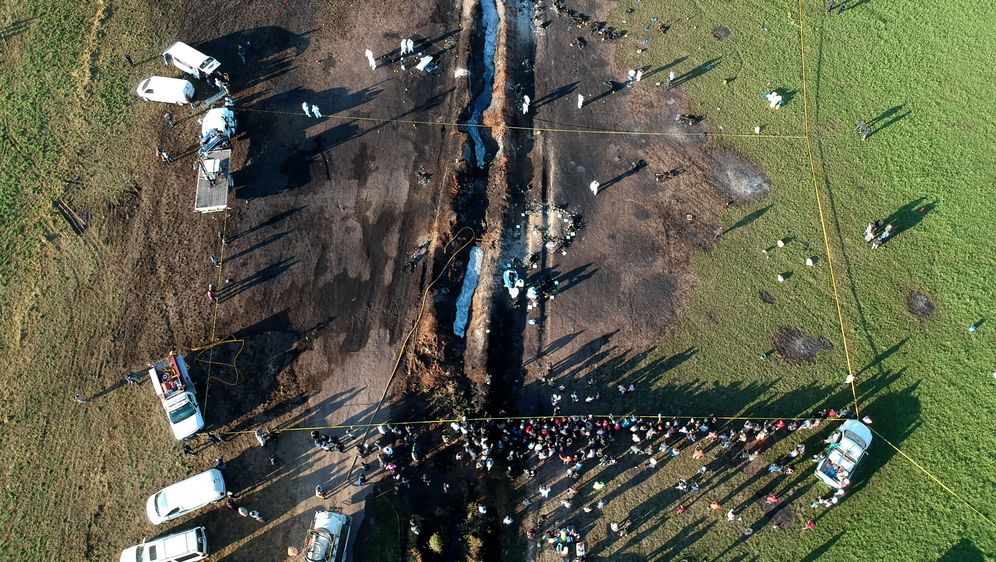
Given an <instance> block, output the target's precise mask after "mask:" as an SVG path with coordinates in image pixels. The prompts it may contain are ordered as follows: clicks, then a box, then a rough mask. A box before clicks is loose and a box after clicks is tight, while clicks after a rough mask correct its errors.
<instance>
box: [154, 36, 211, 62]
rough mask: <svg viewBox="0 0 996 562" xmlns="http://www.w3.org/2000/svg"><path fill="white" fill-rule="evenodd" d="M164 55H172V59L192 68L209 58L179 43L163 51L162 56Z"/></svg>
mask: <svg viewBox="0 0 996 562" xmlns="http://www.w3.org/2000/svg"><path fill="white" fill-rule="evenodd" d="M166 53H169V54H170V55H172V56H173V58H177V59H180V60H181V61H183V62H185V63H187V64H191V65H193V66H200V64H201V63H202V62H204V61H205V60H206V59H209V58H211V57H209V56H207V55H205V54H204V53H202V52H200V51H198V50H197V49H195V48H193V47H191V46H190V45H188V44H186V43H182V42H179V41H178V42H176V43H173V44H172V45H171V46H170V48H169V49H166V50H165V51H163V54H166Z"/></svg>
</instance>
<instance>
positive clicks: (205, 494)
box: [145, 468, 226, 525]
mask: <svg viewBox="0 0 996 562" xmlns="http://www.w3.org/2000/svg"><path fill="white" fill-rule="evenodd" d="M225 493H226V490H225V478H224V477H223V476H222V475H221V471H220V470H218V469H217V468H212V469H211V470H207V471H205V472H202V473H200V474H197V475H194V476H191V477H190V478H187V479H186V480H183V481H181V482H177V483H176V484H173V485H172V486H167V487H165V488H163V489H162V490H159V491H158V492H156V493H155V494H152V495H151V496H149V499H148V500H147V501H146V502H145V512H146V514H148V516H149V521H152V524H153V525H159V524H160V523H165V522H167V521H170V520H173V519H176V518H177V517H180V516H181V515H184V514H187V513H190V512H191V511H194V510H197V509H200V508H202V507H204V506H206V505H208V504H211V503H214V502H216V501H220V500H221V499H223V498H224V497H225Z"/></svg>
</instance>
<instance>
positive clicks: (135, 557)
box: [121, 527, 208, 562]
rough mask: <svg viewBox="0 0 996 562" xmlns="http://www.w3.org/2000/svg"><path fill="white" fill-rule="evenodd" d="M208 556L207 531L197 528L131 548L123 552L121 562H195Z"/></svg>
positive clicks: (143, 542) (144, 542)
mask: <svg viewBox="0 0 996 562" xmlns="http://www.w3.org/2000/svg"><path fill="white" fill-rule="evenodd" d="M207 555H208V546H207V531H206V530H205V529H204V527H195V528H193V529H187V530H186V531H181V532H179V533H173V534H172V535H167V536H165V537H159V538H158V539H152V540H151V541H142V544H137V545H135V546H130V547H128V548H126V549H124V551H123V552H121V562H195V561H197V560H204V559H205V558H207Z"/></svg>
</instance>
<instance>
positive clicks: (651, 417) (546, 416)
mask: <svg viewBox="0 0 996 562" xmlns="http://www.w3.org/2000/svg"><path fill="white" fill-rule="evenodd" d="M589 415H590V416H591V417H592V418H595V419H612V418H615V419H619V420H622V419H626V418H631V417H633V415H632V414H627V415H612V414H557V415H550V414H544V415H539V416H489V417H483V418H462V417H461V418H440V419H435V420H404V421H383V422H377V423H354V424H349V425H315V426H308V427H301V426H295V427H283V428H280V429H275V430H273V431H271V433H284V432H287V431H317V430H320V429H356V428H371V427H377V426H379V425H384V424H390V425H431V424H437V423H451V422H462V421H468V422H491V421H518V420H552V419H555V418H561V419H570V418H572V417H575V416H580V417H582V418H588V416H589ZM657 417H658V416H657V414H653V415H647V416H642V415H640V416H636V418H637V419H640V420H656V419H657ZM661 418H662V419H671V418H681V419H684V418H689V419H699V418H701V419H708V418H709V416H688V415H682V416H671V415H663V414H661ZM716 419H717V420H724V421H737V420H758V421H760V420H782V421H804V420H811V419H813V417H808V418H798V417H792V418H782V417H777V416H767V417H760V416H716ZM848 419H850V418H819V420H820V423H822V422H835V421H846V420H848ZM254 432H255V430H252V431H250V430H239V431H221V432H219V433H220V434H221V435H240V434H243V433H254Z"/></svg>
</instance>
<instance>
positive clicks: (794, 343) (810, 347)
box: [775, 326, 833, 363]
mask: <svg viewBox="0 0 996 562" xmlns="http://www.w3.org/2000/svg"><path fill="white" fill-rule="evenodd" d="M775 349H776V350H778V353H779V354H780V355H781V356H782V357H784V358H785V360H786V361H788V362H789V363H808V362H811V361H814V360H815V359H816V355H817V354H818V353H819V352H820V351H821V350H823V349H833V344H832V343H830V340H828V339H827V338H825V337H821V338H814V337H811V336H807V335H806V334H805V332H803V331H802V330H800V329H799V328H792V327H789V326H783V327H781V328H779V329H778V333H777V334H775Z"/></svg>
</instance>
